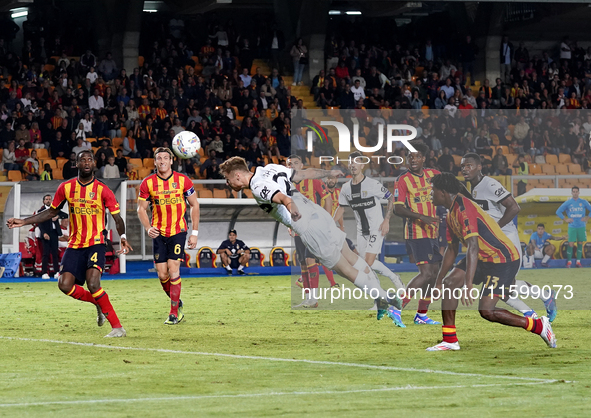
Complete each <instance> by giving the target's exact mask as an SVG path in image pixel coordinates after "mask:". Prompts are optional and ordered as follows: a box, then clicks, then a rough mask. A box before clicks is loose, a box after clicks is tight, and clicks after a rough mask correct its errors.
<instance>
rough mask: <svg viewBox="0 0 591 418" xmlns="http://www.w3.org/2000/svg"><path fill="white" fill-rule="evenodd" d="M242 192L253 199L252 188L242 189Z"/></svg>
mask: <svg viewBox="0 0 591 418" xmlns="http://www.w3.org/2000/svg"><path fill="white" fill-rule="evenodd" d="M242 194H243V195H246V197H248V198H249V199H252V198H253V197H252V191H251V190H250V189H242Z"/></svg>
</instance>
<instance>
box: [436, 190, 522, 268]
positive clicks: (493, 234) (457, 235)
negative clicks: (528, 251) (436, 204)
mask: <svg viewBox="0 0 591 418" xmlns="http://www.w3.org/2000/svg"><path fill="white" fill-rule="evenodd" d="M470 237H478V259H479V260H480V261H484V262H487V263H497V264H498V263H509V262H511V261H515V260H519V252H518V251H517V248H515V245H514V244H513V243H512V242H511V240H510V239H509V238H508V237H507V235H505V233H504V232H503V231H501V227H500V226H499V224H498V223H497V222H496V221H495V220H494V219H493V218H492V217H490V215H488V214H487V213H486V212H485V211H484V210H482V208H481V207H480V206H479V205H478V204H477V203H476V202H474V201H472V200H470V199H468V198H467V197H465V196H462V195H461V194H458V195H457V196H456V197H455V199H454V201H453V202H452V205H451V209H450V210H449V214H448V215H447V242H448V243H450V244H451V243H452V242H453V241H454V240H456V241H457V240H459V241H461V242H462V244H464V245H466V239H468V238H470Z"/></svg>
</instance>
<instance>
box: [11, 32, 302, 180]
mask: <svg viewBox="0 0 591 418" xmlns="http://www.w3.org/2000/svg"><path fill="white" fill-rule="evenodd" d="M171 33H172V32H171ZM269 41H270V45H269V47H270V48H269V49H270V51H268V53H269V57H270V58H271V59H272V60H273V57H275V56H276V54H275V53H274V51H275V50H276V49H278V47H279V46H281V47H284V45H283V35H282V34H281V33H280V31H278V30H277V28H276V27H275V26H273V27H272V30H271V32H270V34H269ZM257 42H259V43H260V39H257ZM61 48H62V45H61V42H60V39H59V38H57V39H56V42H55V44H54V45H46V43H45V42H43V41H41V42H35V40H27V41H26V44H25V47H24V48H23V50H22V51H21V53H20V54H19V53H16V52H15V51H13V50H12V48H11V45H9V44H7V43H5V42H4V40H3V39H0V66H1V67H2V68H1V71H2V78H0V147H1V148H3V150H4V152H3V160H2V163H3V169H4V170H20V171H21V172H22V173H23V176H24V177H25V178H27V179H29V180H39V179H51V178H52V177H53V176H52V175H51V171H52V168H51V167H49V169H48V170H47V169H46V167H45V166H41V167H40V159H39V158H37V157H36V155H35V154H36V152H35V150H38V149H45V150H47V153H48V157H49V158H54V159H60V158H63V159H67V160H68V163H66V164H65V165H64V167H63V177H64V178H70V177H71V176H72V175H76V171H75V167H73V166H74V161H75V153H76V152H79V151H80V150H82V149H91V150H93V152H94V153H95V156H96V161H97V170H98V171H97V175H98V176H100V177H105V178H110V177H120V176H128V177H129V178H130V179H137V178H138V170H137V169H138V167H137V166H133V165H129V164H128V158H141V159H145V158H150V157H153V149H154V148H156V147H159V146H165V147H167V146H170V144H171V141H172V138H173V137H174V135H175V134H177V133H178V132H180V131H182V130H183V129H186V130H189V131H193V132H195V133H196V134H197V135H198V136H199V138H200V139H201V141H202V147H203V150H204V153H205V156H207V157H209V158H207V160H206V161H204V160H205V158H202V159H200V158H199V157H197V158H195V159H193V160H190V161H181V162H177V163H176V164H175V169H177V170H181V171H184V172H186V173H187V174H189V175H191V176H193V177H205V178H210V179H217V178H220V177H221V176H220V175H219V172H218V170H217V166H218V163H219V162H220V161H222V160H223V159H225V158H228V157H230V156H235V155H239V156H243V157H245V158H246V159H247V161H248V162H249V164H250V165H251V166H258V165H264V164H265V161H266V160H271V159H275V158H277V159H284V158H285V157H286V156H288V155H289V154H290V148H291V138H290V129H291V121H290V113H289V110H290V108H291V107H292V105H293V106H295V105H296V103H297V102H296V101H295V99H294V98H292V97H291V95H290V91H289V90H288V88H287V87H286V86H285V82H284V80H283V78H282V76H281V75H280V74H279V71H278V69H277V68H273V69H272V71H271V73H270V74H263V73H262V71H261V69H260V68H256V69H254V71H251V65H252V63H253V60H254V58H255V53H256V52H255V50H252V51H251V49H250V43H249V39H247V38H245V37H244V36H242V37H240V36H239V35H237V34H236V33H232V32H231V31H230V32H229V31H228V30H225V29H224V27H223V26H222V25H221V24H220V25H217V26H215V27H212V28H211V30H210V35H209V36H208V38H207V39H206V40H204V42H203V44H202V45H201V46H199V47H193V48H190V47H189V46H188V45H186V44H185V43H184V42H183V40H182V39H176V38H174V37H173V36H172V35H171V36H168V37H167V38H165V39H163V40H162V41H154V42H153V43H152V45H151V47H149V48H147V50H146V51H145V52H144V56H143V57H141V58H140V59H139V62H140V63H142V61H143V63H142V65H139V66H138V67H136V68H133V69H131V71H130V72H127V71H126V69H124V68H121V64H120V63H117V62H116V61H115V60H114V59H113V57H112V55H111V53H106V54H104V56H102V57H97V56H95V55H94V54H93V52H92V51H91V50H87V51H86V52H85V53H84V54H83V55H82V56H80V57H79V58H78V57H72V56H68V55H67V54H66V51H65V50H63V49H61ZM193 50H194V52H193ZM258 50H259V48H258V47H257V50H256V51H258ZM300 106H301V103H300ZM44 153H45V152H44ZM126 157H127V158H126Z"/></svg>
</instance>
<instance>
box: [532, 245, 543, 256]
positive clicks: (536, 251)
mask: <svg viewBox="0 0 591 418" xmlns="http://www.w3.org/2000/svg"><path fill="white" fill-rule="evenodd" d="M534 258H544V252H543V251H542V250H540V249H539V248H537V247H536V250H535V251H534Z"/></svg>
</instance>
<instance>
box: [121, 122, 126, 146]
mask: <svg viewBox="0 0 591 418" xmlns="http://www.w3.org/2000/svg"><path fill="white" fill-rule="evenodd" d="M126 136H127V128H126V127H125V126H122V127H121V138H125V137H126ZM121 142H123V141H121Z"/></svg>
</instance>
